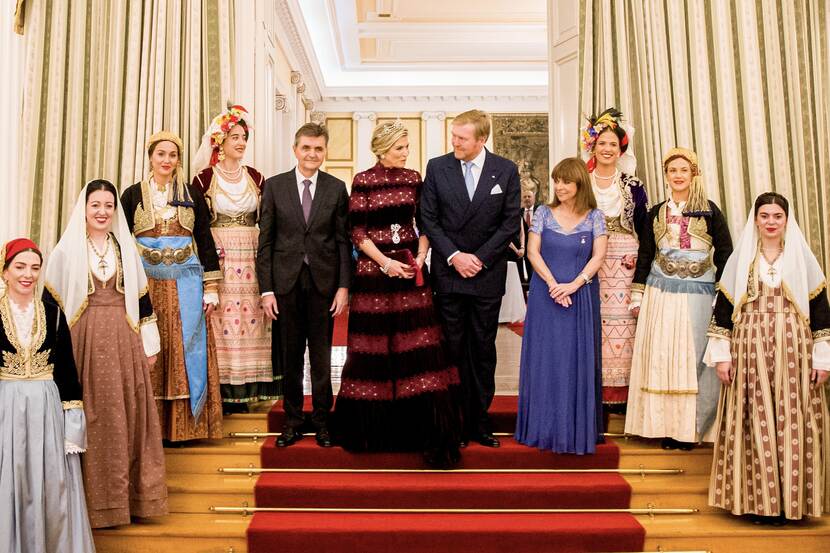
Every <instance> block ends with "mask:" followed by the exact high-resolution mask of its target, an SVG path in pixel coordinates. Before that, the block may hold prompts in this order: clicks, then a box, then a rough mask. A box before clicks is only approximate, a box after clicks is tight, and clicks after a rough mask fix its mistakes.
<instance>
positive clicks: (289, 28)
mask: <svg viewBox="0 0 830 553" xmlns="http://www.w3.org/2000/svg"><path fill="white" fill-rule="evenodd" d="M291 3H292V0H277V1H276V2H275V7H276V12H277V24H278V25H280V26H281V27H282V29H283V31H284V36H285V38H287V39H288V44H287V45H286V46H287V47H288V48H289V50H290V52H289V55H291V56H292V57H293V58H294V59H295V60H296V63H297V67H296V68H295V69H298V70H299V71H298V73H299V75H298V77H297V79H298V82H302V83H303V84H304V85H305V87H306V88H305V96H307V97H309V98H310V99H312V100H317V99H319V98H320V97H321V94H320V89H321V87H320V83H318V81H317V73H315V72H314V66H313V65H312V64H311V58H309V55H308V53H307V52H306V49H305V45H304V44H303V39H302V37H301V36H300V31H299V30H298V28H297V23H296V21H295V20H294V10H292V9H291V5H290V4H291ZM295 72H297V71H295ZM295 72H292V76H291V79H292V84H297V83H294V82H293V81H294V75H293V73H295Z"/></svg>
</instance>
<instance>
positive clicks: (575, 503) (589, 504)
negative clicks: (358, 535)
mask: <svg viewBox="0 0 830 553" xmlns="http://www.w3.org/2000/svg"><path fill="white" fill-rule="evenodd" d="M485 480H486V485H482V484H483V482H484V481H485ZM598 489H601V490H602V494H598V493H597V490H598ZM255 493H256V504H257V505H279V506H280V507H362V508H384V509H398V508H410V509H430V508H432V509H436V508H442V509H577V508H583V509H593V508H600V507H604V508H620V509H624V508H626V507H628V505H629V501H630V499H631V487H630V486H629V485H628V483H627V482H626V481H625V480H624V479H623V478H622V477H621V476H620V475H619V474H610V473H606V474H592V475H591V477H590V478H586V477H585V475H584V474H534V475H533V476H528V474H527V473H523V474H497V475H493V474H490V475H487V474H484V475H482V474H464V473H426V474H424V473H405V474H385V473H380V474H368V473H351V474H338V475H336V477H331V478H328V477H326V475H324V474H323V473H317V472H314V473H275V474H263V475H262V476H261V477H260V479H259V481H258V482H257V484H256V491H255Z"/></svg>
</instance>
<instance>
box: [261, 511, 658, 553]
mask: <svg viewBox="0 0 830 553" xmlns="http://www.w3.org/2000/svg"><path fill="white" fill-rule="evenodd" d="M643 534H644V531H643V528H642V527H641V526H640V525H639V523H637V521H636V520H635V519H634V517H632V516H630V515H619V514H599V515H577V514H561V515H544V514H358V513H257V514H255V515H254V517H253V520H252V522H251V525H250V526H249V527H248V551H249V553H266V552H268V553H270V552H273V553H284V552H290V553H305V552H309V553H311V552H314V553H319V552H321V551H324V552H326V553H369V552H371V553H506V552H509V553H545V552H549V551H551V552H552V551H563V552H578V551H579V552H582V551H641V550H642V548H643Z"/></svg>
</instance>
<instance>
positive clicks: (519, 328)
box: [507, 323, 525, 336]
mask: <svg viewBox="0 0 830 553" xmlns="http://www.w3.org/2000/svg"><path fill="white" fill-rule="evenodd" d="M507 328H509V329H510V330H512V331H513V332H515V333H516V334H518V335H519V336H524V335H525V324H524V323H507Z"/></svg>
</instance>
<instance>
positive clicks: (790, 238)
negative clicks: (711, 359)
mask: <svg viewBox="0 0 830 553" xmlns="http://www.w3.org/2000/svg"><path fill="white" fill-rule="evenodd" d="M757 256H758V229H757V227H756V226H755V213H754V209H751V210H750V213H749V217H748V218H747V221H746V226H744V230H743V233H742V234H741V238H740V240H739V241H738V244H737V245H736V246H735V249H734V250H733V252H732V255H730V256H729V260H728V261H727V262H726V267H725V268H724V270H723V275H722V276H721V279H720V282H719V283H718V289H719V290H721V291H722V292H724V293H725V294H726V296H727V297H728V298H729V301H731V302H732V305H733V310H732V321H733V322H737V320H738V318H739V317H740V314H741V308H742V307H743V306H744V304H746V303H748V302H751V301H753V300H754V299H755V298H756V297H757V296H758V283H757V275H756V277H755V278H756V281H755V282H753V283H752V284H751V285H750V283H749V273H750V268H751V267H753V266H754V265H755V263H756V258H757ZM780 267H781V286H783V287H784V291H785V293H786V294H787V296H788V298H789V300H790V301H792V302H794V303H795V307H796V309H798V313H799V315H800V316H801V318H802V319H803V320H805V321H809V320H810V300H811V299H812V298H813V297H814V296H815V295H816V294H817V293H819V292H820V291H821V290H822V289H823V288H824V286H825V278H824V273H823V272H822V270H821V266H820V265H819V264H818V261H817V260H816V256H815V255H814V254H813V252H812V250H810V246H809V245H808V244H807V241H806V240H805V239H804V235H803V234H801V229H800V228H799V227H798V223H797V222H796V220H795V217H794V216H793V214H792V212H790V213H789V215H788V216H787V230H786V234H785V235H784V251H783V252H782V253H781V261H780ZM750 296H751V297H750Z"/></svg>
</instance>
